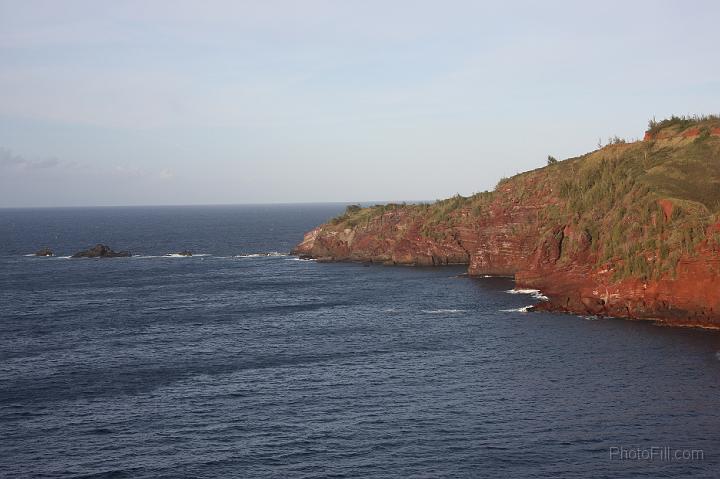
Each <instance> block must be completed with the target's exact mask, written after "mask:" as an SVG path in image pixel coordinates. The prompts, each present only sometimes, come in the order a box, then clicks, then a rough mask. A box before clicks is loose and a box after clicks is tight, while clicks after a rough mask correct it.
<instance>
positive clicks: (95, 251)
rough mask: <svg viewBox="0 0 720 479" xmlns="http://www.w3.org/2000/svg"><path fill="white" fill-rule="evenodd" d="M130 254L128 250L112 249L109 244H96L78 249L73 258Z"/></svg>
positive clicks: (122, 256)
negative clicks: (81, 249)
mask: <svg viewBox="0 0 720 479" xmlns="http://www.w3.org/2000/svg"><path fill="white" fill-rule="evenodd" d="M129 256H131V254H130V252H129V251H113V250H112V249H111V248H110V247H109V246H106V245H104V244H97V245H95V246H93V247H92V248H90V249H86V250H84V251H78V252H77V253H75V254H74V255H72V257H73V258H127V257H129Z"/></svg>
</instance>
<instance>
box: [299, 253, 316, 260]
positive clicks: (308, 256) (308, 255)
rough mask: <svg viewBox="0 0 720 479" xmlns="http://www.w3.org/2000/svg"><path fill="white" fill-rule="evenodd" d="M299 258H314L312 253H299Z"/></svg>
mask: <svg viewBox="0 0 720 479" xmlns="http://www.w3.org/2000/svg"><path fill="white" fill-rule="evenodd" d="M298 258H299V259H313V256H312V255H310V254H299V255H298Z"/></svg>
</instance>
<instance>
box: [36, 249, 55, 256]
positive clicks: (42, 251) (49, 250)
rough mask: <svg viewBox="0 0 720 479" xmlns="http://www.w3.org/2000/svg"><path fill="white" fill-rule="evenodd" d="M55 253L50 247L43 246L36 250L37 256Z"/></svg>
mask: <svg viewBox="0 0 720 479" xmlns="http://www.w3.org/2000/svg"><path fill="white" fill-rule="evenodd" d="M53 254H54V253H53V251H52V250H51V249H50V248H43V249H40V250H38V251H36V252H35V256H53Z"/></svg>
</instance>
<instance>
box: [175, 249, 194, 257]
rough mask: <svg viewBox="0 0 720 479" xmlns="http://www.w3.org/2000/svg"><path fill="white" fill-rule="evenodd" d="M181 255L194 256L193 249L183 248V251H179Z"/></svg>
mask: <svg viewBox="0 0 720 479" xmlns="http://www.w3.org/2000/svg"><path fill="white" fill-rule="evenodd" d="M177 254H178V255H180V256H192V251H189V250H182V251H181V252H179V253H177Z"/></svg>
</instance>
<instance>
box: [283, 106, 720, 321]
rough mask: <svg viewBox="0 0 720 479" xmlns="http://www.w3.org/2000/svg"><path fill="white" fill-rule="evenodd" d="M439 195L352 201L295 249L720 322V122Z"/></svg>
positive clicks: (568, 307) (659, 131)
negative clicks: (476, 189)
mask: <svg viewBox="0 0 720 479" xmlns="http://www.w3.org/2000/svg"><path fill="white" fill-rule="evenodd" d="M651 126H652V128H651V129H650V131H648V134H646V139H645V140H644V141H639V142H634V143H625V142H623V141H615V142H614V143H613V144H611V145H608V146H606V147H604V148H602V149H599V150H597V151H594V152H592V153H589V154H586V155H583V156H581V157H577V158H571V159H568V160H565V161H562V162H558V163H556V164H552V165H548V166H547V167H545V168H540V169H537V170H533V171H530V172H526V173H523V174H520V175H517V176H515V177H512V178H510V179H506V180H502V181H501V182H500V183H499V184H498V186H497V187H496V189H495V191H493V192H484V193H479V194H476V195H474V196H471V197H469V198H464V197H461V196H456V197H454V198H450V199H448V200H444V201H440V202H437V203H435V204H432V205H397V204H390V205H378V206H374V207H370V208H360V207H358V206H351V207H348V209H347V211H346V212H345V214H344V215H342V216H340V217H338V218H335V219H333V220H331V221H330V222H328V223H326V224H324V225H321V226H319V227H317V228H315V229H314V230H312V231H310V232H309V233H307V234H306V235H305V238H304V239H303V241H302V243H300V244H299V245H298V246H297V247H296V248H295V250H294V253H295V254H298V255H301V257H312V258H317V259H318V260H325V261H372V262H380V263H386V264H406V265H447V264H467V265H468V273H469V274H471V275H509V276H510V275H511V276H514V277H515V280H516V283H517V286H518V287H521V288H534V289H540V290H542V291H543V293H544V294H545V295H546V296H547V297H548V301H547V302H543V303H541V304H539V305H537V306H536V307H535V309H542V310H552V311H564V312H572V313H578V314H592V315H607V316H619V317H627V318H637V319H657V320H661V321H664V322H666V323H668V324H673V325H687V326H702V327H720V290H719V289H718V285H719V284H720V137H719V135H720V119H719V118H717V117H710V118H704V119H701V120H698V119H691V120H688V119H681V118H672V119H670V120H665V121H663V122H660V123H656V124H653V125H651Z"/></svg>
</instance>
